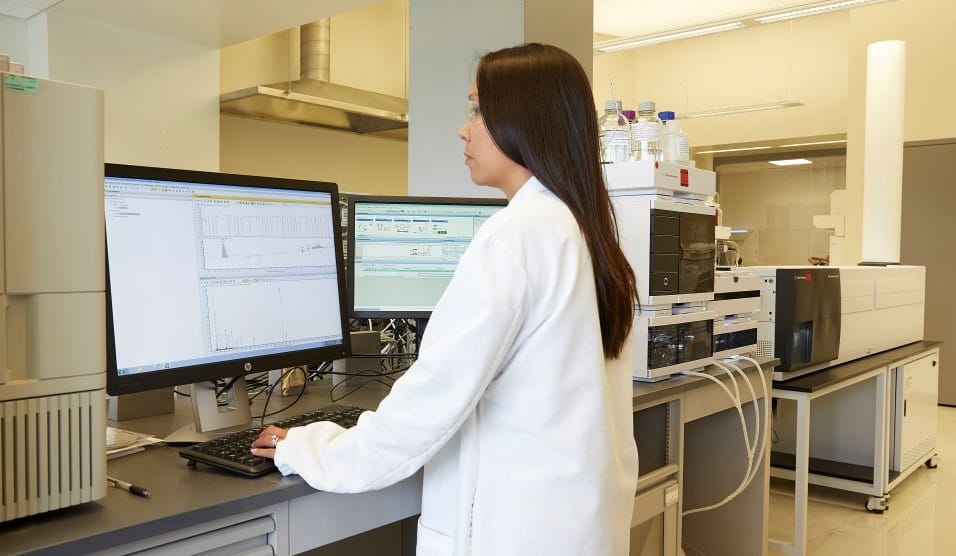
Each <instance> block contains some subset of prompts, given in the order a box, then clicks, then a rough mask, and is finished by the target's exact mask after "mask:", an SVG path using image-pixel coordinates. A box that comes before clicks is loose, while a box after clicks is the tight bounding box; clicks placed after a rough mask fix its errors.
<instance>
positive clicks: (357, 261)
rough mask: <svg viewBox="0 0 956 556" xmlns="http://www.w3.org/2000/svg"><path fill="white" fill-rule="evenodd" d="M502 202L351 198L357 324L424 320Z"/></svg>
mask: <svg viewBox="0 0 956 556" xmlns="http://www.w3.org/2000/svg"><path fill="white" fill-rule="evenodd" d="M505 204H506V202H505V201H504V200H499V199H462V198H436V197H358V196H356V197H352V198H350V199H349V231H348V240H349V249H348V252H349V284H350V287H349V295H350V307H351V315H352V316H353V317H358V318H376V317H412V318H416V317H418V318H424V317H428V316H429V315H430V314H431V310H432V308H434V306H435V304H436V303H437V302H438V300H439V298H441V296H442V293H444V291H445V287H446V286H447V285H448V282H449V281H450V280H451V277H452V274H454V272H455V266H456V265H457V264H458V259H459V258H461V255H462V253H464V252H465V249H466V248H467V247H468V245H469V243H471V239H472V238H473V237H475V234H476V233H477V232H478V228H480V227H481V225H482V224H484V222H485V221H486V220H488V218H490V217H491V215H492V214H494V213H495V212H497V211H499V210H501V209H502V208H503V207H504V206H505Z"/></svg>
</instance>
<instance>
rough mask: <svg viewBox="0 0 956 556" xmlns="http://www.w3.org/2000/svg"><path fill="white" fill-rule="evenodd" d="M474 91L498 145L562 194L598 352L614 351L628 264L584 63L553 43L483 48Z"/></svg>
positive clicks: (630, 279)
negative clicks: (593, 303)
mask: <svg viewBox="0 0 956 556" xmlns="http://www.w3.org/2000/svg"><path fill="white" fill-rule="evenodd" d="M477 84H478V97H479V99H480V101H479V102H480V104H481V115H482V117H483V118H484V121H485V126H486V127H487V129H488V132H489V133H490V134H491V137H492V139H494V141H495V143H496V144H497V145H498V148H499V149H501V151H502V152H503V153H504V154H505V156H507V157H508V158H510V159H511V160H513V161H515V162H517V163H518V164H520V165H522V166H524V167H525V168H527V169H528V170H530V171H531V173H532V174H534V176H535V177H537V178H538V180H539V181H541V183H543V184H544V185H545V187H547V188H548V189H549V190H551V192H553V193H554V194H555V195H556V196H557V197H558V198H559V199H561V200H562V201H564V204H565V205H567V207H568V209H570V210H571V214H573V215H574V218H575V220H577V223H578V226H579V227H580V228H581V233H582V234H583V235H584V239H585V241H586V242H587V246H588V251H589V252H590V254H591V264H592V266H593V269H594V285H595V287H596V289H597V302H598V315H599V316H600V320H601V337H602V342H603V345H604V356H605V357H606V358H608V359H614V358H617V357H618V356H619V355H620V354H621V350H622V349H623V347H624V342H626V341H627V337H628V334H629V333H630V330H631V323H632V322H633V320H634V303H635V300H636V298H637V290H636V284H635V279H634V271H633V270H632V269H631V265H630V264H628V262H627V259H626V258H625V257H624V253H623V252H622V251H621V246H620V244H619V243H618V234H617V222H616V220H615V217H614V211H613V210H612V208H611V200H610V199H609V198H608V194H607V188H606V187H605V185H604V174H603V172H602V171H601V161H600V147H599V143H598V142H599V139H598V125H597V116H596V112H595V108H594V97H593V95H592V94H591V85H590V83H589V82H588V78H587V75H586V74H585V73H584V68H582V67H581V64H579V63H578V61H577V60H575V59H574V57H572V56H571V55H570V54H568V53H567V52H565V51H564V50H561V49H560V48H558V47H556V46H551V45H546V44H537V43H529V44H524V45H521V46H516V47H512V48H505V49H502V50H497V51H495V52H490V53H488V54H486V55H484V56H483V57H482V58H481V60H480V61H479V62H478V77H477Z"/></svg>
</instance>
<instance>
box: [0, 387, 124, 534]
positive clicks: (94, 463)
mask: <svg viewBox="0 0 956 556" xmlns="http://www.w3.org/2000/svg"><path fill="white" fill-rule="evenodd" d="M105 444H106V392H105V391H104V390H93V391H89V392H76V393H71V394H62V395H55V396H44V397H38V398H27V399H20V400H12V401H7V402H0V462H2V471H3V480H2V484H0V522H4V521H10V520H13V519H17V518H21V517H26V516H29V515H34V514H38V513H42V512H47V511H50V510H56V509H59V508H65V507H68V506H75V505H77V504H82V503H84V502H90V501H93V500H97V499H99V498H103V497H104V496H106V446H105Z"/></svg>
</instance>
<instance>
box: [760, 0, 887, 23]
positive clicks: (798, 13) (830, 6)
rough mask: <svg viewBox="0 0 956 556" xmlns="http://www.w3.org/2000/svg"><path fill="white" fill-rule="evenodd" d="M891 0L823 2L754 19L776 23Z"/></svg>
mask: <svg viewBox="0 0 956 556" xmlns="http://www.w3.org/2000/svg"><path fill="white" fill-rule="evenodd" d="M889 1H890V0H840V1H838V2H821V3H819V4H815V5H813V6H807V7H805V8H799V9H796V10H787V11H783V12H777V13H770V14H767V15H761V16H757V17H754V18H753V20H754V21H756V22H757V23H776V22H778V21H786V20H788V19H796V18H798V17H807V16H811V15H820V14H824V13H827V12H835V11H837V10H848V9H850V8H859V7H860V6H866V5H869V4H879V3H882V2H889Z"/></svg>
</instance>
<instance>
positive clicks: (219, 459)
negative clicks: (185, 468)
mask: <svg viewBox="0 0 956 556" xmlns="http://www.w3.org/2000/svg"><path fill="white" fill-rule="evenodd" d="M363 411H366V410H365V409H363V408H361V407H352V406H347V405H328V406H325V407H321V408H319V409H316V410H314V411H310V412H308V413H303V414H301V415H296V416H295V417H289V418H288V419H282V420H281V421H276V422H274V423H272V424H273V425H275V426H277V427H280V428H283V429H288V428H291V427H300V426H302V425H308V424H309V423H315V422H318V421H332V422H333V423H337V424H339V425H341V426H343V427H346V428H349V427H353V426H355V423H357V422H358V418H359V415H361V414H362V412H363ZM262 429H263V427H253V428H251V429H246V430H242V431H238V432H233V433H229V434H224V435H222V436H220V437H218V438H215V439H213V440H207V441H206V442H201V443H199V444H194V445H192V446H190V447H188V448H183V449H181V450H179V455H180V456H181V457H183V458H185V459H188V460H189V464H190V465H195V464H196V463H205V464H207V465H213V466H215V467H220V468H222V469H226V470H229V471H232V472H234V473H239V474H240V475H245V476H247V477H259V476H262V475H265V474H266V473H269V472H271V471H272V470H274V469H275V468H276V466H275V464H273V463H272V460H271V459H269V458H261V457H259V456H254V455H252V453H250V452H249V447H250V446H251V445H252V441H253V440H255V439H256V437H257V436H259V433H260V432H262Z"/></svg>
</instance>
